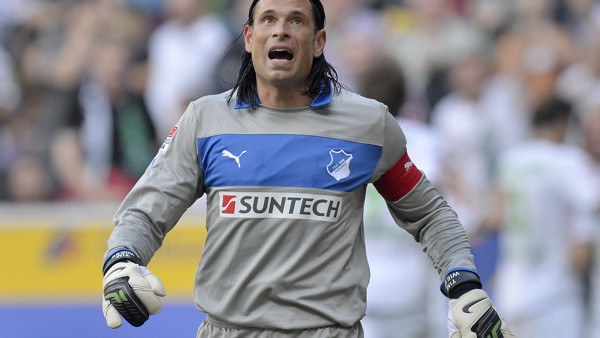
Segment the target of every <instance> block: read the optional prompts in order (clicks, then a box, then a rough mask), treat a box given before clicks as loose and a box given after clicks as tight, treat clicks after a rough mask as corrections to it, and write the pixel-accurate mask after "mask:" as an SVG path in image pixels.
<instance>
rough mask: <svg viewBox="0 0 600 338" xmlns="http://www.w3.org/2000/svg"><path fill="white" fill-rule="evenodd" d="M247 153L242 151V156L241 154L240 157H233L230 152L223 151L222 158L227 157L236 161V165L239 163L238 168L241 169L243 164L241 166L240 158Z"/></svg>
mask: <svg viewBox="0 0 600 338" xmlns="http://www.w3.org/2000/svg"><path fill="white" fill-rule="evenodd" d="M245 152H246V151H245V150H244V151H242V153H241V154H239V155H238V156H235V155H233V154H232V153H231V152H230V151H229V150H223V152H222V153H221V156H225V157H229V158H232V159H234V160H235V163H237V165H238V168H241V167H242V166H241V164H240V157H242V155H244V153H245Z"/></svg>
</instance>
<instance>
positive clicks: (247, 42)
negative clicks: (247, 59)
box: [244, 25, 253, 53]
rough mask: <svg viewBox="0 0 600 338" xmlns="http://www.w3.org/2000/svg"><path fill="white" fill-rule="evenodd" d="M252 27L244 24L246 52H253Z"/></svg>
mask: <svg viewBox="0 0 600 338" xmlns="http://www.w3.org/2000/svg"><path fill="white" fill-rule="evenodd" d="M252 33H253V29H252V27H250V26H248V25H246V26H244V44H245V48H246V52H248V53H252Z"/></svg>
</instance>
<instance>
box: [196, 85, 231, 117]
mask: <svg viewBox="0 0 600 338" xmlns="http://www.w3.org/2000/svg"><path fill="white" fill-rule="evenodd" d="M230 92H231V90H228V91H226V92H223V93H220V94H215V95H206V96H202V97H200V98H198V99H196V100H194V101H192V103H191V106H192V107H193V108H194V110H195V111H196V112H198V113H206V112H217V111H223V110H229V109H234V99H232V100H231V102H228V99H227V98H228V97H229V93H230Z"/></svg>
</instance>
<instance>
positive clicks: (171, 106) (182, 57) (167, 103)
mask: <svg viewBox="0 0 600 338" xmlns="http://www.w3.org/2000/svg"><path fill="white" fill-rule="evenodd" d="M203 7H204V1H201V0H165V1H164V13H165V14H166V18H167V20H166V21H164V22H163V23H162V24H161V25H160V26H158V27H157V28H156V29H155V30H154V32H153V33H152V36H151V37H150V41H149V45H148V83H147V87H146V93H145V99H146V103H147V105H148V109H149V111H150V116H151V118H152V121H153V123H154V126H155V129H156V132H157V135H158V137H159V138H160V139H163V138H165V137H166V136H167V135H168V133H169V131H170V130H171V129H172V128H173V126H174V125H175V123H176V122H177V121H178V120H179V118H180V117H181V114H183V111H184V110H185V107H186V106H187V104H188V103H189V101H191V99H193V98H196V97H199V96H203V95H207V94H214V93H216V92H217V91H218V88H219V87H218V80H219V79H218V72H217V70H218V65H219V62H220V60H221V58H222V57H223V55H224V53H225V50H226V48H227V46H228V45H229V44H230V43H231V41H232V39H231V35H230V33H229V30H228V29H227V26H226V24H225V23H224V21H223V20H222V19H221V18H219V17H218V16H217V15H216V14H213V13H207V12H204V11H203V9H204V8H203Z"/></svg>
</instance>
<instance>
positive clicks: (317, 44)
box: [313, 29, 327, 58]
mask: <svg viewBox="0 0 600 338" xmlns="http://www.w3.org/2000/svg"><path fill="white" fill-rule="evenodd" d="M326 41H327V32H325V30H324V29H321V30H320V31H318V32H317V34H316V35H315V40H314V45H313V57H314V58H318V57H320V56H321V55H323V49H325V42H326Z"/></svg>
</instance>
